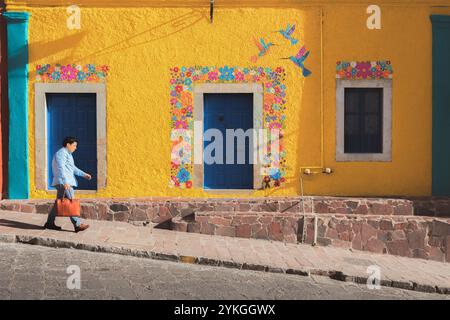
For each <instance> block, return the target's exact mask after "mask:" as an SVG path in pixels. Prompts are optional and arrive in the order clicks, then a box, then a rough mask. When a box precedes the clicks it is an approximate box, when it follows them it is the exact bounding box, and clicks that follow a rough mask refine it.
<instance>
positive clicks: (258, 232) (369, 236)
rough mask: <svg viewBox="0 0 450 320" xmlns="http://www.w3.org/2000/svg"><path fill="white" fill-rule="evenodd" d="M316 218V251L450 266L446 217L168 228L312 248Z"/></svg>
mask: <svg viewBox="0 0 450 320" xmlns="http://www.w3.org/2000/svg"><path fill="white" fill-rule="evenodd" d="M315 218H317V237H316V243H315V244H317V245H320V246H333V247H341V248H348V249H353V250H362V251H370V252H374V253H384V254H393V255H399V256H405V257H411V258H423V259H431V260H437V261H443V262H445V261H446V262H450V219H446V218H432V217H418V216H386V215H355V214H350V215H342V214H316V215H315V214H306V215H303V214H298V213H274V212H234V213H229V212H215V211H210V212H197V213H194V214H191V215H187V216H185V217H183V218H182V217H175V218H174V219H172V221H171V224H170V228H171V229H172V230H176V231H184V232H195V233H201V234H209V235H220V236H230V237H241V238H255V239H265V240H273V241H284V242H288V243H301V242H304V243H308V244H313V243H314V233H315V232H314V225H315V224H314V220H315ZM305 221H306V224H305ZM303 234H304V235H305V236H304V237H303Z"/></svg>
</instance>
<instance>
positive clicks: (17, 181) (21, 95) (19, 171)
mask: <svg viewBox="0 0 450 320" xmlns="http://www.w3.org/2000/svg"><path fill="white" fill-rule="evenodd" d="M3 16H4V17H5V18H6V19H5V20H6V28H7V29H6V30H7V47H8V51H7V53H8V103H9V141H8V143H9V156H8V197H9V198H10V199H28V198H29V195H30V185H29V172H28V18H29V13H27V12H4V13H3Z"/></svg>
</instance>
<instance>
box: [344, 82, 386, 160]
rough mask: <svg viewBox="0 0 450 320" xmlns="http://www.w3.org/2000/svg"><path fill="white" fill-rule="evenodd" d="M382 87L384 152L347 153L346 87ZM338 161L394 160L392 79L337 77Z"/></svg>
mask: <svg viewBox="0 0 450 320" xmlns="http://www.w3.org/2000/svg"><path fill="white" fill-rule="evenodd" d="M346 88H382V89H383V106H382V121H383V123H382V126H383V130H382V135H383V137H382V151H383V152H382V153H345V149H344V147H345V143H344V140H345V139H344V138H345V136H344V135H345V89H346ZM336 161H339V162H350V161H353V162H357V161H372V162H389V161H392V80H390V79H381V80H343V79H336Z"/></svg>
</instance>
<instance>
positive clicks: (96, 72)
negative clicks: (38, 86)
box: [36, 64, 109, 82]
mask: <svg viewBox="0 0 450 320" xmlns="http://www.w3.org/2000/svg"><path fill="white" fill-rule="evenodd" d="M108 72H109V67H108V66H106V65H102V66H95V65H93V64H87V65H84V66H82V65H76V64H68V65H60V64H55V65H50V64H43V65H37V66H36V81H38V82H102V81H104V80H105V78H106V76H107V75H108Z"/></svg>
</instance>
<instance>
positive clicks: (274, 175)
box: [269, 168, 281, 180]
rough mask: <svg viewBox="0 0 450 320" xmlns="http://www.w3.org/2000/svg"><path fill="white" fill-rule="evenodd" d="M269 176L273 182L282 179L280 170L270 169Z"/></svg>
mask: <svg viewBox="0 0 450 320" xmlns="http://www.w3.org/2000/svg"><path fill="white" fill-rule="evenodd" d="M269 176H270V177H271V178H272V179H273V180H278V179H280V178H281V173H280V170H278V169H274V168H271V169H269Z"/></svg>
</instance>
